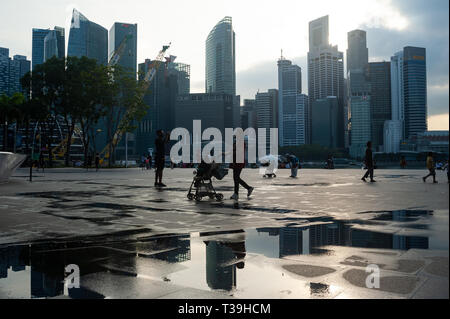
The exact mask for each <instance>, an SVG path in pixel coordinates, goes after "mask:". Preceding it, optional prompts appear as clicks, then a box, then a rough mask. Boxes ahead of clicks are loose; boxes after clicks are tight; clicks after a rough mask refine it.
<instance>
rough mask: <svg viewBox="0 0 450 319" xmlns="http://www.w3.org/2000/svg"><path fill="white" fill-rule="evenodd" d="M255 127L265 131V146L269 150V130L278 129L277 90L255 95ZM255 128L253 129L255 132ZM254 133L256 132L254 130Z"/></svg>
mask: <svg viewBox="0 0 450 319" xmlns="http://www.w3.org/2000/svg"><path fill="white" fill-rule="evenodd" d="M255 100H256V103H255V109H256V127H257V128H265V129H266V145H267V151H268V150H269V141H270V129H271V128H276V127H278V90H275V89H271V90H268V91H267V92H261V93H259V92H258V93H257V94H256V96H255ZM256 127H253V128H255V130H256ZM256 133H258V131H257V130H256Z"/></svg>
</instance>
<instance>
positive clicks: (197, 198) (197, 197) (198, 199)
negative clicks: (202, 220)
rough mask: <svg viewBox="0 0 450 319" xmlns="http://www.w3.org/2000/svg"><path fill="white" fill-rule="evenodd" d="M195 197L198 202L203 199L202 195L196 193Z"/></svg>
mask: <svg viewBox="0 0 450 319" xmlns="http://www.w3.org/2000/svg"><path fill="white" fill-rule="evenodd" d="M194 198H195V200H196V201H197V202H200V201H201V200H202V197H201V196H200V195H195V196H194Z"/></svg>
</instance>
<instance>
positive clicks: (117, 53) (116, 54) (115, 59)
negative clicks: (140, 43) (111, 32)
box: [108, 33, 133, 66]
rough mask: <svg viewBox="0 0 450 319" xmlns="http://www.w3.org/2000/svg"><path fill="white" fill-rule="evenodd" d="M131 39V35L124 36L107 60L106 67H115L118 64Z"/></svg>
mask: <svg viewBox="0 0 450 319" xmlns="http://www.w3.org/2000/svg"><path fill="white" fill-rule="evenodd" d="M132 38H133V35H132V34H131V33H130V34H128V35H127V36H125V38H123V40H122V42H121V43H120V45H119V47H118V48H117V50H115V51H114V53H113V55H112V56H111V59H109V62H108V66H115V65H116V64H117V63H119V60H120V58H121V57H122V55H123V51H125V48H126V46H127V43H128V41H129V40H131V39H132Z"/></svg>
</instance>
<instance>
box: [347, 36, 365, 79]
mask: <svg viewBox="0 0 450 319" xmlns="http://www.w3.org/2000/svg"><path fill="white" fill-rule="evenodd" d="M347 40H348V49H347V75H348V73H349V72H350V71H351V70H365V68H366V67H367V63H368V62H369V49H368V48H367V40H366V31H363V30H353V31H350V32H349V33H348V34H347Z"/></svg>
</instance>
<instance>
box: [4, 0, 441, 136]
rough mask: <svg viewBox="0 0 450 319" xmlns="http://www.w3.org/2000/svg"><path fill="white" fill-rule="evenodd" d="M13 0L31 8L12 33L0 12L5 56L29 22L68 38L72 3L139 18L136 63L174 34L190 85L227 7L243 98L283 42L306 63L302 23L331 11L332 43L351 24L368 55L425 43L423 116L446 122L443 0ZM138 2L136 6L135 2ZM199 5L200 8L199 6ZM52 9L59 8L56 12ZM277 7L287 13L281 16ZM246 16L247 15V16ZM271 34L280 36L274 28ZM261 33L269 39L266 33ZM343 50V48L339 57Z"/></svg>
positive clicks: (90, 11)
mask: <svg viewBox="0 0 450 319" xmlns="http://www.w3.org/2000/svg"><path fill="white" fill-rule="evenodd" d="M19 2H22V3H23V4H25V5H26V6H27V7H28V8H29V10H27V12H26V14H25V15H28V11H29V12H30V13H29V14H30V16H27V17H25V19H24V21H26V22H24V23H23V24H20V26H15V30H17V33H16V35H15V36H14V37H11V32H10V29H8V28H7V26H8V25H12V24H9V23H8V21H9V19H10V17H8V16H5V17H3V16H2V17H1V18H2V19H1V21H2V22H1V24H2V26H3V23H5V25H4V26H3V28H2V31H0V46H3V47H8V48H10V52H11V56H12V55H15V54H21V55H26V56H27V57H28V58H31V30H32V28H43V29H45V28H53V26H55V25H60V26H63V27H65V28H66V42H67V41H68V31H69V30H70V28H69V27H68V24H70V18H71V13H72V9H73V8H74V7H75V8H77V9H79V10H80V11H81V12H83V14H85V15H86V16H87V18H88V19H90V20H91V21H93V22H95V23H98V24H100V25H101V26H103V27H104V28H106V29H110V27H111V26H112V25H113V23H114V22H117V21H127V22H129V23H137V24H138V25H139V26H138V27H139V30H140V31H139V33H138V42H139V43H138V59H137V62H138V63H141V62H143V60H144V59H145V58H146V57H152V56H153V55H155V54H156V52H157V51H158V50H159V49H160V46H161V45H163V44H166V43H168V42H172V49H171V53H173V54H175V55H177V56H178V57H179V59H180V60H182V61H183V62H185V63H188V64H190V65H191V91H192V92H193V93H200V92H204V85H205V82H204V72H205V54H204V41H205V40H206V37H207V34H208V33H209V32H210V30H211V28H212V27H213V26H214V25H215V24H216V23H217V21H219V20H221V19H223V17H224V16H227V15H229V16H231V17H232V18H233V28H234V30H235V32H236V86H237V90H236V91H237V92H236V94H238V95H241V101H243V100H244V99H246V98H254V96H255V94H256V93H257V91H258V89H259V90H260V91H266V90H267V89H272V88H277V67H276V61H277V59H278V58H279V56H280V49H283V55H285V56H286V58H287V59H289V60H292V62H293V63H294V64H297V65H299V66H300V67H301V68H302V69H303V70H305V71H306V70H307V68H306V54H307V52H308V23H309V21H312V20H314V19H316V18H319V17H321V16H323V15H329V17H330V26H329V28H330V43H331V44H333V45H338V46H339V51H342V52H345V51H346V49H347V43H346V42H347V32H349V31H351V30H354V29H361V30H365V31H366V32H367V46H368V48H369V62H375V61H383V60H384V61H389V60H390V57H391V56H392V55H394V53H395V52H397V51H399V50H401V49H402V48H403V47H404V46H419V47H425V48H426V49H427V57H428V58H427V60H428V62H427V68H428V74H427V79H428V116H429V117H430V122H431V123H429V129H430V130H434V129H448V16H447V12H446V10H442V8H443V7H445V6H447V8H448V4H447V2H446V1H439V0H435V1H431V2H429V3H427V4H426V10H424V9H425V7H423V6H424V4H421V3H419V2H413V3H411V4H409V6H405V2H404V1H377V2H374V1H370V4H369V3H368V2H365V3H360V2H355V1H349V4H348V5H347V6H345V7H339V6H338V5H337V4H333V3H330V2H328V1H321V2H320V4H317V5H316V4H314V5H307V6H306V7H307V9H308V10H306V11H307V12H303V11H305V10H303V11H302V10H301V9H302V8H303V9H304V8H305V4H304V3H302V2H300V3H296V2H294V1H285V3H286V4H287V5H289V7H291V8H292V10H282V12H280V13H276V12H272V11H271V4H273V3H271V2H267V1H266V2H258V3H257V4H256V3H243V4H242V3H241V4H239V3H238V2H233V1H231V2H229V5H226V4H225V2H223V1H214V2H213V3H212V4H210V3H207V4H205V3H203V2H202V1H199V2H198V3H197V2H196V3H195V4H192V3H190V4H186V3H181V2H177V1H175V2H172V6H173V7H174V8H175V9H174V10H173V12H171V13H170V14H168V15H162V17H159V16H158V15H156V16H155V19H148V17H147V16H146V15H143V14H141V13H140V12H149V10H145V8H147V7H149V6H151V4H149V5H148V4H145V3H144V2H141V1H135V2H136V6H133V7H132V8H127V7H126V6H125V5H120V4H119V3H118V2H111V1H109V2H108V3H106V2H104V1H100V2H99V3H98V2H96V3H95V4H89V3H88V2H87V1H78V2H77V3H76V4H70V3H69V1H60V2H58V3H57V4H53V5H52V7H53V8H54V10H52V14H51V15H50V14H46V13H45V10H44V9H45V7H46V6H45V5H44V4H43V3H39V5H37V4H35V3H33V2H31V1H19ZM44 2H45V1H44ZM408 3H409V2H408ZM16 5H18V4H17V2H15V3H14V4H5V6H6V7H8V6H16ZM35 6H36V7H35ZM254 6H258V8H259V9H260V10H258V13H255V11H254V10H252V8H253V7H254ZM421 6H422V7H421ZM138 7H139V8H142V10H141V9H139V10H136V8H138ZM200 7H201V11H198V9H199V8H200ZM349 7H352V8H354V9H352V10H351V11H352V12H354V11H358V12H360V13H361V14H358V15H355V17H352V19H345V17H349V15H348V14H349V13H348V12H347V11H348V8H349ZM186 10H187V11H186ZM196 10H197V11H196ZM2 11H3V10H2ZM287 11H292V12H287ZM447 11H448V10H447ZM3 12H8V10H4V11H3ZM58 12H61V14H60V15H59V14H57V13H58ZM186 12H196V13H197V14H200V15H201V18H200V19H194V20H195V21H194V22H193V23H190V24H186V25H188V27H185V28H183V29H180V28H179V26H180V25H184V24H183V22H184V21H185V20H186V19H192V16H189V14H185V13H186ZM55 13H56V14H55ZM269 13H270V16H272V14H273V18H272V19H271V21H267V19H266V20H263V19H262V18H264V17H265V18H268V17H269ZM294 13H295V14H294ZM184 15H186V16H184ZM283 15H285V17H286V18H285V19H281V17H283ZM249 17H251V22H252V23H249ZM294 17H295V19H294ZM379 17H383V19H380V18H379ZM150 20H154V21H152V22H150ZM348 20H351V21H348ZM164 21H166V22H164ZM255 26H257V27H258V29H257V30H258V32H257V33H255V32H254V30H255V28H254V27H255ZM267 30H270V31H269V32H268V31H267ZM424 30H425V31H424ZM186 34H192V35H193V36H191V37H189V36H186ZM276 34H278V35H279V36H278V37H276V36H274V35H276ZM263 35H264V37H267V39H270V41H264V38H263ZM149 39H152V41H149ZM345 58H346V56H345V57H344V61H345V60H346V59H345ZM345 69H346V68H345ZM306 77H307V72H303V74H302V78H303V79H302V80H303V84H304V86H305V93H308V92H307V89H306V85H305V84H306V83H307V81H306Z"/></svg>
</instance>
